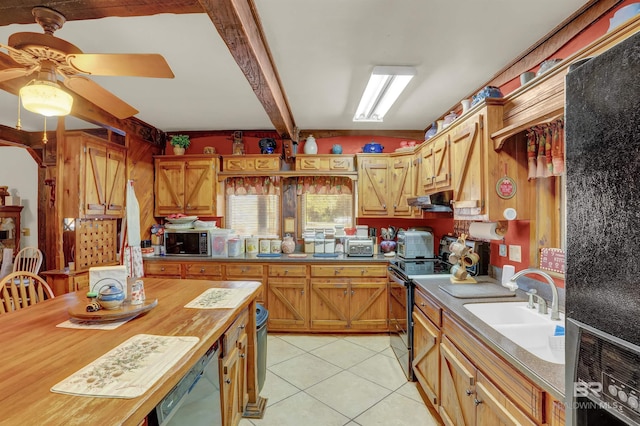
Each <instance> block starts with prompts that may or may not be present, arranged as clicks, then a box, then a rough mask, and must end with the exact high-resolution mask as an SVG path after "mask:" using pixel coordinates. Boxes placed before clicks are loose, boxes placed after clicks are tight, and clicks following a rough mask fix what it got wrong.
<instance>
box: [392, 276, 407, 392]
mask: <svg viewBox="0 0 640 426" xmlns="http://www.w3.org/2000/svg"><path fill="white" fill-rule="evenodd" d="M412 307H413V282H412V281H411V280H410V279H409V278H408V277H407V276H406V275H404V274H403V273H402V271H400V270H398V269H395V268H394V267H389V329H390V341H391V342H390V343H391V349H392V350H393V352H394V354H395V355H396V358H398V361H399V362H400V366H401V367H402V370H403V371H404V373H405V375H406V376H407V378H408V379H409V380H413V370H412V369H411V361H412V359H411V358H412V356H411V355H412V354H411V350H412V344H413V336H412V335H413V330H412V327H411V325H412V324H411V309H412Z"/></svg>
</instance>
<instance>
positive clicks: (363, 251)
mask: <svg viewBox="0 0 640 426" xmlns="http://www.w3.org/2000/svg"><path fill="white" fill-rule="evenodd" d="M346 253H347V256H359V257H367V256H373V240H372V239H370V238H362V239H361V238H349V239H348V240H347V246H346Z"/></svg>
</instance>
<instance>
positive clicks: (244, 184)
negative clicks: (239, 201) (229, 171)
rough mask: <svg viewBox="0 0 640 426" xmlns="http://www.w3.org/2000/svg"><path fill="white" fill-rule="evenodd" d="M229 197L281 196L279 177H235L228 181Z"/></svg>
mask: <svg viewBox="0 0 640 426" xmlns="http://www.w3.org/2000/svg"><path fill="white" fill-rule="evenodd" d="M226 194H227V195H280V178H279V177H277V176H254V177H235V178H228V179H227V180H226Z"/></svg>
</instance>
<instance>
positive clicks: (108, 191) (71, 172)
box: [57, 132, 126, 219]
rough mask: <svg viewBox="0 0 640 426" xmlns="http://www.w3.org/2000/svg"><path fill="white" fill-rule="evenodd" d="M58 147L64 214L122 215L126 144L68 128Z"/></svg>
mask: <svg viewBox="0 0 640 426" xmlns="http://www.w3.org/2000/svg"><path fill="white" fill-rule="evenodd" d="M59 149H61V151H62V152H61V155H62V157H63V164H62V166H61V167H58V171H57V173H58V180H59V182H62V183H61V185H62V188H63V200H62V205H63V207H62V215H63V217H72V218H81V219H91V218H122V217H123V216H124V212H125V210H124V209H125V193H126V170H125V167H126V148H125V147H123V146H121V145H118V144H115V143H111V142H109V141H106V140H104V139H101V138H98V137H96V136H93V135H90V134H88V133H84V132H67V133H65V135H64V139H63V140H62V143H61V146H60V147H59ZM78 159H79V161H78Z"/></svg>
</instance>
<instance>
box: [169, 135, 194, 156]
mask: <svg viewBox="0 0 640 426" xmlns="http://www.w3.org/2000/svg"><path fill="white" fill-rule="evenodd" d="M170 143H171V145H172V146H173V153H174V154H176V155H182V154H184V150H185V149H186V148H189V145H191V141H190V140H189V135H173V136H171V142H170Z"/></svg>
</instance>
